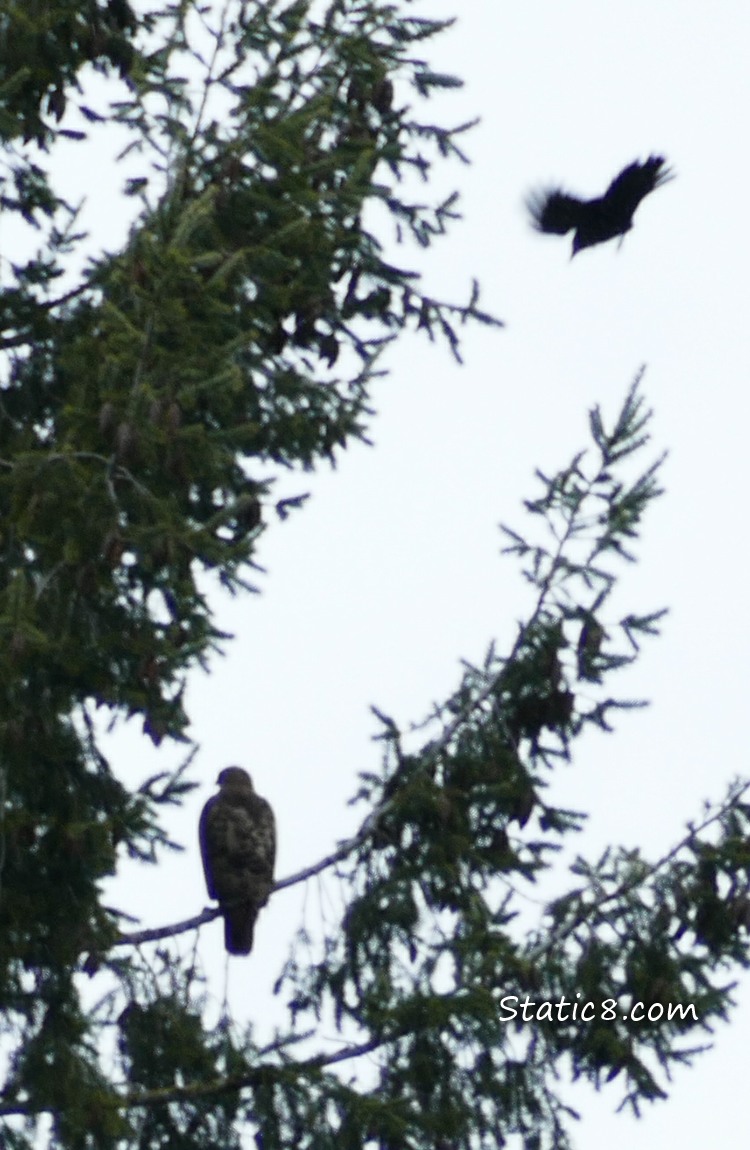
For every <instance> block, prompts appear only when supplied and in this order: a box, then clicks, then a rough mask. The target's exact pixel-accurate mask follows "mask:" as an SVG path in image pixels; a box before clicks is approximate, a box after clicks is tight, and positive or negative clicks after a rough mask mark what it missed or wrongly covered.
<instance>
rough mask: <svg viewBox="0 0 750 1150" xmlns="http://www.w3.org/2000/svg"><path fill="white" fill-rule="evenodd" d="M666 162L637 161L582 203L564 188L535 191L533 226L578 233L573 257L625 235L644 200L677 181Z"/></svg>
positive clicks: (531, 208)
mask: <svg viewBox="0 0 750 1150" xmlns="http://www.w3.org/2000/svg"><path fill="white" fill-rule="evenodd" d="M665 163H666V160H665V159H664V157H663V156H649V158H648V159H647V160H646V162H645V163H643V164H640V163H639V162H638V161H637V160H636V161H634V163H632V164H629V165H628V166H627V168H623V169H622V171H621V172H620V174H619V176H615V178H614V180H613V181H612V183H611V184H610V185H609V187H608V188H607V190H606V192H605V193H604V195H603V196H599V197H598V198H597V199H595V200H579V199H578V198H577V197H576V196H569V195H568V193H567V192H563V191H562V189H561V188H550V189H547V190H545V191H537V192H532V193H531V195H530V196H529V197H528V198H527V200H526V206H527V208H528V209H529V211H530V213H531V219H532V223H533V225H534V227H535V228H536V229H537V231H539V232H548V233H550V234H551V235H556V236H563V235H565V233H566V232H569V231H571V230H572V229H573V230H575V235H574V236H573V253H572V254H573V255H575V254H576V252H580V251H581V250H582V249H583V248H590V247H592V246H593V245H594V244H601V243H604V242H605V241H606V240H612V239H614V238H615V236H624V235H625V233H626V232H629V231H630V229H631V228H632V226H633V214H634V212H635V210H636V208H637V207H638V205H639V204H640V202H641V200H642V199H643V198H644V197H645V196H647V195H648V194H649V192H653V191H654V189H655V188H660V187H661V185H662V184H666V182H667V180H672V179H674V176H673V174H672V172H671V171H670V169H669V168H666V167H665V166H664V165H665Z"/></svg>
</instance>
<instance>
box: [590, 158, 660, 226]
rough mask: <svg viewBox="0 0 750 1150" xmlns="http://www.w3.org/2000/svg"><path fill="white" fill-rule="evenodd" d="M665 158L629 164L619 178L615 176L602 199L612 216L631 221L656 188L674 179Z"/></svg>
mask: <svg viewBox="0 0 750 1150" xmlns="http://www.w3.org/2000/svg"><path fill="white" fill-rule="evenodd" d="M665 162H666V161H665V159H664V157H663V156H649V158H648V159H647V160H646V161H645V163H643V164H639V163H638V161H635V163H632V164H628V166H627V168H623V170H622V171H621V172H620V174H619V176H615V178H614V180H613V181H612V183H611V184H610V185H609V187H608V188H607V190H606V192H605V193H604V195H603V197H602V201H603V203H604V204H605V205H606V207H607V209H608V210H609V212H610V214H611V215H612V216H617V217H618V218H621V219H624V220H629V219H632V216H633V212H634V211H635V209H636V208H637V207H638V205H639V204H640V202H641V200H642V199H643V198H644V197H645V196H647V195H648V194H649V192H653V191H654V189H655V188H659V187H661V185H662V184H666V182H667V180H671V179H673V175H672V172H671V171H670V170H669V168H666V167H664V165H665Z"/></svg>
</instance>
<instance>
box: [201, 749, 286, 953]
mask: <svg viewBox="0 0 750 1150" xmlns="http://www.w3.org/2000/svg"><path fill="white" fill-rule="evenodd" d="M216 781H217V783H218V785H219V788H220V789H219V793H218V794H217V795H214V796H213V798H210V799H209V800H208V802H207V803H206V805H205V807H204V808H203V813H202V814H201V819H200V827H199V831H200V843H201V856H202V858H203V870H204V872H205V875H206V886H207V887H208V893H209V896H210V897H211V898H215V899H216V900H217V901H218V903H219V906H220V907H221V912H222V914H223V915H224V944H225V946H226V948H227V950H228V951H229V953H230V954H249V953H250V951H251V950H252V946H253V927H254V926H255V920H256V918H257V917H258V911H259V910H260V908H261V907H262V906H264V905H265V904H266V903H267V902H268V896H269V895H270V893H271V890H272V889H273V865H274V860H275V858H276V822H275V819H274V816H273V811H272V810H271V807H270V805H269V804H268V803H267V802H266V800H265V799H262V798H261V797H260V795H256V793H255V790H254V789H253V784H252V780H251V779H250V776H249V775H248V773H247V771H244V770H243V769H242V767H227V768H226V769H225V770H223V771H222V772H221V774H220V775H219V777H218V779H217V780H216Z"/></svg>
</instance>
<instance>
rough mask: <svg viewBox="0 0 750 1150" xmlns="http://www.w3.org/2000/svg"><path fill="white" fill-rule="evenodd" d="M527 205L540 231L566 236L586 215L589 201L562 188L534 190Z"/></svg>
mask: <svg viewBox="0 0 750 1150" xmlns="http://www.w3.org/2000/svg"><path fill="white" fill-rule="evenodd" d="M526 207H527V208H528V209H529V212H530V213H531V220H532V223H533V225H534V227H535V228H536V230H537V231H538V232H548V233H549V234H552V235H556V236H564V235H565V233H566V232H569V231H570V229H571V228H578V227H580V225H581V221H582V220H583V219H584V217H585V213H586V207H587V203H586V201H585V200H577V199H576V197H575V196H569V195H567V194H566V193H565V192H563V191H562V190H561V189H560V188H552V189H550V190H549V191H541V192H532V193H531V195H530V196H528V197H527V200H526Z"/></svg>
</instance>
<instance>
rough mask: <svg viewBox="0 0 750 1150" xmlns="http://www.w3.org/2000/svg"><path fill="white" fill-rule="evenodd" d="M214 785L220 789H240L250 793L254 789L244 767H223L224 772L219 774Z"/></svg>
mask: <svg viewBox="0 0 750 1150" xmlns="http://www.w3.org/2000/svg"><path fill="white" fill-rule="evenodd" d="M216 783H217V785H218V786H220V787H242V788H243V789H244V790H250V791H252V790H253V789H254V788H253V780H252V779H251V778H250V776H249V774H248V773H247V771H246V770H245V769H244V767H224V770H223V771H220V772H219V777H218V779H217V780H216Z"/></svg>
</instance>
